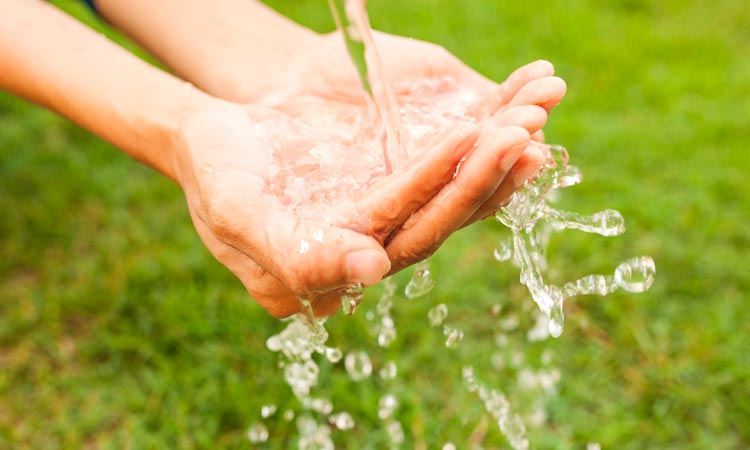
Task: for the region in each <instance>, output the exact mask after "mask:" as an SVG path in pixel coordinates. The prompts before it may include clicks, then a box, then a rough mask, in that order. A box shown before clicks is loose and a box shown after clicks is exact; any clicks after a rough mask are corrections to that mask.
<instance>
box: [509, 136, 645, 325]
mask: <svg viewBox="0 0 750 450" xmlns="http://www.w3.org/2000/svg"><path fill="white" fill-rule="evenodd" d="M533 145H535V146H537V147H539V148H540V149H541V150H542V151H543V152H544V153H545V154H546V161H545V163H544V165H543V167H542V169H541V171H540V172H539V174H538V175H537V177H536V178H535V179H534V180H533V181H531V182H530V183H527V184H526V186H524V187H523V188H522V189H520V190H518V191H516V192H515V193H514V194H513V195H512V196H511V198H510V202H509V203H508V205H507V206H505V207H504V208H502V209H501V210H500V211H499V212H498V213H497V214H496V217H497V219H498V220H499V221H500V222H502V223H503V224H504V225H505V226H507V227H508V228H510V230H511V233H512V239H511V241H510V246H512V249H513V250H512V255H513V256H512V258H513V262H514V263H515V264H517V265H518V266H519V267H520V269H521V275H520V280H521V283H522V284H524V285H525V286H526V287H527V288H528V290H529V293H530V294H531V297H532V298H533V299H534V301H535V302H536V304H537V305H538V307H539V309H540V311H541V312H542V313H544V315H546V316H547V317H548V319H549V323H548V328H549V333H550V335H551V336H553V337H559V336H560V335H561V334H562V332H563V323H564V319H565V316H564V314H563V303H564V301H565V300H566V299H569V298H571V297H574V296H576V295H589V294H597V295H607V294H609V293H612V292H614V291H615V290H617V289H618V288H619V287H622V288H623V289H626V290H629V289H634V291H632V292H642V291H643V290H646V289H648V288H649V287H650V286H651V284H652V283H653V275H654V273H655V266H654V262H653V260H652V259H651V258H649V257H646V256H642V257H639V258H634V259H631V260H628V261H626V262H624V263H622V264H621V265H620V266H618V268H617V270H615V275H614V276H604V275H587V276H585V277H583V278H580V279H579V280H576V281H573V282H569V283H566V284H565V285H563V286H562V287H559V286H556V285H553V284H548V283H547V282H546V281H545V279H544V275H543V272H544V269H545V268H546V259H545V254H544V252H545V247H546V242H547V240H548V238H549V232H550V230H556V231H560V230H564V229H575V230H581V231H585V232H587V233H596V234H600V235H602V236H617V235H620V234H622V233H623V232H625V221H624V219H623V218H622V215H621V214H620V213H619V212H617V211H615V210H612V209H606V210H603V211H598V212H595V213H593V214H591V215H588V216H585V215H581V214H578V213H575V212H569V211H560V210H557V209H554V208H552V207H551V206H550V204H549V199H550V197H551V196H552V195H553V194H554V193H555V192H556V190H557V189H562V188H565V187H568V186H573V185H575V184H578V183H580V182H581V180H582V179H583V176H582V174H581V171H580V170H579V169H578V168H577V167H575V166H570V165H568V152H567V150H566V149H565V148H564V147H561V146H559V145H543V144H539V143H535V144H533ZM507 247H508V243H507V241H504V242H501V246H500V247H498V248H507ZM498 253H500V256H501V257H502V258H498ZM506 254H507V252H506V251H500V252H498V251H496V259H499V260H500V259H507V258H505V256H506Z"/></svg>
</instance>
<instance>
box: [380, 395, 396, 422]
mask: <svg viewBox="0 0 750 450" xmlns="http://www.w3.org/2000/svg"><path fill="white" fill-rule="evenodd" d="M396 408H398V400H397V399H396V397H395V396H394V395H393V394H386V395H384V396H382V397H380V402H379V403H378V417H379V418H380V419H381V420H386V419H390V418H391V417H393V414H394V413H395V412H396Z"/></svg>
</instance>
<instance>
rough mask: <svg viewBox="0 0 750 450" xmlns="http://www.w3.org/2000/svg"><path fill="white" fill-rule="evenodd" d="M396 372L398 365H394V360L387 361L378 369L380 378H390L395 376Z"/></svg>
mask: <svg viewBox="0 0 750 450" xmlns="http://www.w3.org/2000/svg"><path fill="white" fill-rule="evenodd" d="M397 372H398V366H396V363H395V362H394V361H387V362H386V363H385V364H383V367H382V368H381V369H380V378H381V379H383V380H392V379H394V378H396V373H397Z"/></svg>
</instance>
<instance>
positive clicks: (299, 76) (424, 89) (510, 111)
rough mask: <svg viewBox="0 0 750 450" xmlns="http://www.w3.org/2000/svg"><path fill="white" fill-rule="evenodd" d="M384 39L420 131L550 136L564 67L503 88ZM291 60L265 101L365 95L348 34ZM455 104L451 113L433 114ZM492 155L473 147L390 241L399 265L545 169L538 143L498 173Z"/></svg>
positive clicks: (546, 68) (432, 54) (386, 63)
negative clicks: (517, 130) (516, 131)
mask: <svg viewBox="0 0 750 450" xmlns="http://www.w3.org/2000/svg"><path fill="white" fill-rule="evenodd" d="M375 37H376V41H377V44H378V48H379V50H380V54H381V55H382V60H383V67H384V68H385V75H386V77H387V79H388V81H389V82H390V84H391V86H392V88H393V91H394V93H395V95H396V97H397V99H398V100H399V106H400V107H401V114H402V120H403V121H404V122H406V125H407V128H412V127H413V128H415V129H419V128H420V126H422V125H424V123H425V122H430V121H433V122H435V121H438V122H439V121H442V122H443V123H442V124H440V125H437V126H436V124H435V123H432V124H428V125H429V126H428V129H429V131H430V132H434V131H435V130H436V128H437V129H438V130H441V129H442V130H444V129H447V128H450V127H451V126H452V125H453V124H455V123H458V122H466V123H478V124H480V126H482V127H484V128H485V129H486V128H492V127H497V128H500V127H507V126H520V127H522V128H524V129H525V130H526V131H527V132H528V133H530V134H531V136H532V139H535V140H539V141H542V140H543V139H544V136H543V134H542V131H541V128H542V127H543V126H544V124H545V123H546V120H547V116H548V113H549V112H550V111H551V109H552V108H554V107H555V106H556V105H557V104H558V103H559V102H560V100H561V99H562V97H563V96H564V94H565V90H566V86H565V83H564V81H563V80H561V79H560V78H557V77H554V76H553V74H554V68H553V66H552V65H551V64H550V63H548V62H546V61H536V62H534V63H531V64H528V65H526V66H523V67H521V68H519V69H518V70H516V71H515V72H513V73H512V74H511V75H510V76H509V77H508V79H507V80H506V81H505V82H503V83H501V84H496V83H494V82H492V81H490V80H488V79H486V78H484V77H482V76H481V75H479V74H478V73H477V72H475V71H473V70H472V69H470V68H469V67H467V66H466V65H464V64H463V63H462V62H461V61H460V60H458V59H457V58H456V57H454V56H453V55H451V54H450V53H449V52H447V51H446V50H445V49H444V48H442V47H439V46H437V45H434V44H431V43H427V42H421V41H416V40H412V39H406V38H401V37H398V36H392V35H387V34H383V33H376V35H375ZM290 61H291V62H290V64H289V65H288V66H287V69H286V70H285V71H283V72H282V73H281V74H280V75H279V74H277V77H276V78H275V83H277V84H275V85H271V86H269V85H265V86H266V87H265V91H264V93H262V94H259V95H260V96H259V97H257V98H255V100H256V101H259V102H261V103H266V104H270V105H283V104H284V102H287V101H289V99H293V98H299V97H305V96H313V97H315V98H321V99H325V100H328V101H332V102H341V103H347V104H357V103H359V104H361V103H362V102H363V101H364V91H363V89H362V86H361V82H360V80H359V78H358V76H357V73H356V70H355V69H354V66H353V65H352V64H351V62H350V58H349V56H348V54H347V53H346V49H345V47H344V44H343V40H342V38H341V36H340V35H339V34H337V33H332V34H329V35H326V36H322V37H319V40H317V41H315V43H314V44H310V45H302V46H300V48H299V51H298V52H297V53H295V54H294V56H293V57H292V58H291V59H290ZM446 105H447V106H448V107H449V108H448V110H450V114H443V115H442V116H441V117H437V116H435V115H434V114H433V112H434V111H435V110H438V109H440V108H443V109H444V110H445V107H446ZM456 107H458V112H456ZM430 115H432V117H431V118H429V119H425V117H424V116H430ZM441 125H442V128H441ZM407 145H411V144H410V143H407ZM410 153H411V154H412V155H413V154H414V153H415V152H414V151H412V152H410ZM488 158H489V155H484V157H483V156H480V155H479V152H478V151H477V152H471V153H470V154H469V155H468V159H467V161H465V162H463V164H462V166H461V170H460V171H459V172H458V174H457V177H456V178H455V179H454V180H451V181H450V182H449V183H447V184H446V185H445V186H444V187H443V189H441V190H440V192H439V193H438V195H437V196H436V197H435V198H432V199H430V201H429V202H428V203H426V204H424V205H422V206H421V207H420V208H418V209H417V211H415V214H414V215H413V217H411V218H410V220H409V221H408V222H406V223H405V224H404V226H403V227H402V228H401V229H399V230H397V231H396V232H394V233H393V234H392V235H391V236H390V237H389V239H388V240H387V241H386V244H387V249H388V253H389V256H390V257H391V261H392V263H393V270H394V271H397V270H400V269H401V268H403V267H405V266H406V265H409V264H411V263H414V262H416V261H418V260H421V259H424V258H425V257H427V256H429V255H430V254H431V253H432V252H434V251H435V250H436V249H437V247H438V246H439V245H440V244H441V243H442V242H443V241H444V240H445V239H446V238H447V237H448V236H449V235H450V234H451V233H453V232H454V231H455V230H457V229H459V228H461V227H464V226H467V225H469V224H471V223H473V222H475V221H477V220H480V219H483V218H486V217H488V216H491V215H492V214H493V213H494V212H495V211H496V210H497V209H499V208H500V206H501V205H502V204H504V202H505V201H507V199H508V198H509V197H510V195H511V194H512V193H513V192H514V191H515V190H516V189H517V188H518V187H520V186H522V185H523V184H524V183H525V182H526V180H528V179H529V178H530V177H531V176H533V175H534V174H535V173H536V172H537V171H538V169H539V168H540V166H541V164H542V163H543V158H544V155H542V154H541V152H540V151H539V149H538V147H529V148H528V149H526V150H525V151H524V152H523V153H522V154H521V155H520V156H519V157H517V158H516V159H515V160H514V164H513V165H512V168H510V169H509V168H504V171H502V174H498V173H497V172H493V171H492V170H491V169H490V168H491V167H494V164H493V162H492V160H491V159H488ZM499 175H502V177H501V178H497V177H498V176H499ZM506 175H510V176H506Z"/></svg>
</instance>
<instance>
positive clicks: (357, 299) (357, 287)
mask: <svg viewBox="0 0 750 450" xmlns="http://www.w3.org/2000/svg"><path fill="white" fill-rule="evenodd" d="M363 296H364V288H363V287H362V283H350V284H348V285H346V289H344V294H343V295H342V296H341V309H342V310H343V311H344V314H346V315H347V316H351V315H352V314H354V310H355V309H357V306H359V304H360V303H362V298H363Z"/></svg>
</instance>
